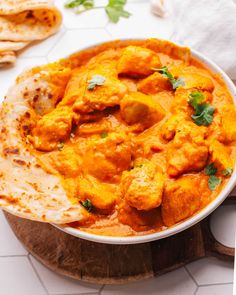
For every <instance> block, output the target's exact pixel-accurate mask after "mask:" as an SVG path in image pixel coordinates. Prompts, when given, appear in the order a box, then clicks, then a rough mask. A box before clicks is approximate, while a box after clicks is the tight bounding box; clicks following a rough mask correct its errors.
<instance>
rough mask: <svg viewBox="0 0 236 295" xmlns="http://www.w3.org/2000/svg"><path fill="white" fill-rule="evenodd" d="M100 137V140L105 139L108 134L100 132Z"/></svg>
mask: <svg viewBox="0 0 236 295" xmlns="http://www.w3.org/2000/svg"><path fill="white" fill-rule="evenodd" d="M100 136H101V138H106V137H107V136H108V133H107V132H102V133H101V135H100Z"/></svg>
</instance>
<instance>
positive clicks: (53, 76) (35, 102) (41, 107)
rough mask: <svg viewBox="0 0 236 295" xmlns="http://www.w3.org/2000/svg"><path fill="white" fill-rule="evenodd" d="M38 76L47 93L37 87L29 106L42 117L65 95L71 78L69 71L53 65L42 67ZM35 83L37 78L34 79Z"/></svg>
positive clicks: (55, 64)
mask: <svg viewBox="0 0 236 295" xmlns="http://www.w3.org/2000/svg"><path fill="white" fill-rule="evenodd" d="M40 75H41V77H42V79H43V80H45V81H46V83H47V93H46V92H45V91H42V90H41V88H40V87H39V86H38V87H36V90H35V94H34V95H33V96H32V101H31V105H32V107H33V108H34V110H35V112H36V113H37V114H38V115H40V116H43V115H45V114H47V113H49V112H51V111H53V109H54V108H55V107H56V105H57V103H58V102H59V101H60V100H61V99H62V97H63V96H64V93H65V89H66V85H67V83H68V81H69V79H70V76H71V69H69V68H66V67H62V66H61V65H59V64H57V63H54V64H49V65H48V66H45V67H43V69H42V71H41V72H40ZM35 83H37V78H35Z"/></svg>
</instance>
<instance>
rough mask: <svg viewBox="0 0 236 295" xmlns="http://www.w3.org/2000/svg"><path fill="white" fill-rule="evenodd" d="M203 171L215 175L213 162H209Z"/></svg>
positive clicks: (215, 169) (215, 170)
mask: <svg viewBox="0 0 236 295" xmlns="http://www.w3.org/2000/svg"><path fill="white" fill-rule="evenodd" d="M204 171H205V174H206V175H215V174H216V173H217V168H216V167H215V165H214V163H211V164H209V165H207V166H206V167H205V170H204Z"/></svg>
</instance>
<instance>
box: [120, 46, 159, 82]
mask: <svg viewBox="0 0 236 295" xmlns="http://www.w3.org/2000/svg"><path fill="white" fill-rule="evenodd" d="M160 67H161V62H160V59H159V57H158V55H157V54H156V52H154V51H152V50H150V49H147V48H143V47H139V46H128V47H126V48H125V49H124V50H123V52H122V55H121V57H120V60H119V62H118V65H117V70H118V73H119V74H124V75H127V76H131V77H146V76H148V75H150V74H152V73H153V72H154V71H153V69H152V68H160Z"/></svg>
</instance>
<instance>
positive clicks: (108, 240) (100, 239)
mask: <svg viewBox="0 0 236 295" xmlns="http://www.w3.org/2000/svg"><path fill="white" fill-rule="evenodd" d="M121 41H122V40H121ZM101 44H102V43H101ZM97 45H100V44H95V45H93V46H90V47H87V48H83V49H81V50H85V49H89V48H92V47H94V46H97ZM177 45H178V44H177ZM178 46H179V47H182V46H181V45H178ZM191 57H193V58H194V59H196V60H198V61H200V62H201V63H202V64H204V65H205V66H206V67H207V68H208V69H210V70H211V71H212V72H213V73H216V74H218V75H219V76H220V77H221V78H222V79H223V80H224V82H225V84H226V85H227V87H228V90H229V92H230V94H231V96H232V97H233V100H234V104H235V105H236V87H235V85H234V84H233V82H232V80H231V79H230V78H229V77H228V76H227V75H226V73H225V72H224V71H223V70H221V68H220V67H219V66H217V65H216V64H215V63H214V62H212V61H211V60H209V59H208V58H207V57H205V56H204V55H202V54H201V53H199V52H198V51H196V50H193V49H191ZM235 185H236V171H235V169H234V172H233V174H232V175H231V177H230V179H229V181H228V183H227V184H226V185H225V187H224V188H223V190H222V191H221V192H220V194H219V195H218V196H217V197H216V198H215V199H214V200H213V201H212V202H211V203H210V204H209V205H208V206H206V207H205V208H204V209H202V210H201V211H199V212H198V213H197V214H195V215H194V216H192V217H190V218H188V219H186V220H184V221H182V222H180V223H178V224H176V225H174V226H173V227H170V228H168V229H166V230H163V231H160V232H156V233H152V234H147V235H142V236H130V237H112V236H101V235H95V234H91V233H87V232H84V231H81V230H79V229H76V228H73V227H69V226H64V225H56V224H53V225H54V226H55V227H57V228H58V229H60V230H62V231H64V232H66V233H67V234H70V235H73V236H75V237H78V238H81V239H85V240H89V241H93V242H97V243H104V244H119V245H122V244H139V243H146V242H150V241H154V240H159V239H163V238H166V237H169V236H172V235H175V234H177V233H179V232H181V231H183V230H185V229H187V228H189V227H191V226H193V225H194V224H196V223H198V222H199V221H201V220H202V219H204V218H205V217H207V216H208V215H209V214H210V213H212V212H213V211H214V210H215V209H216V208H217V207H218V206H219V205H220V204H221V203H222V202H223V201H224V200H225V199H226V198H227V196H228V195H229V194H230V192H231V191H232V190H233V188H234V186H235Z"/></svg>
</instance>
